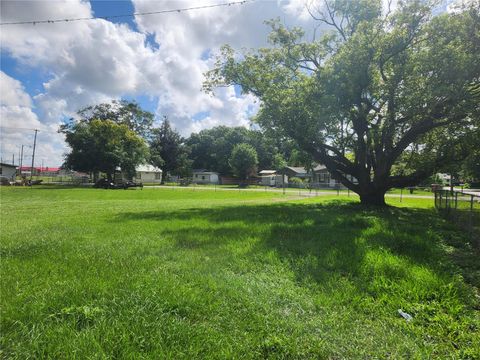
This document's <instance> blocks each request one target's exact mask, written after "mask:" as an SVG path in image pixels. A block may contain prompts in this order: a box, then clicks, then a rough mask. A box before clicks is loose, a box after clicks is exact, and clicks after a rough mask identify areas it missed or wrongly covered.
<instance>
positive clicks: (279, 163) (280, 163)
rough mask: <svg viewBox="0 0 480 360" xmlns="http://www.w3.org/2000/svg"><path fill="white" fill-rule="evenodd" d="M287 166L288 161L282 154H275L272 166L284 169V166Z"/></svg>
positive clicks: (275, 168)
mask: <svg viewBox="0 0 480 360" xmlns="http://www.w3.org/2000/svg"><path fill="white" fill-rule="evenodd" d="M286 166H287V162H286V161H285V159H284V158H283V156H282V155H281V154H275V155H274V157H273V162H272V168H273V169H274V170H277V171H279V170H282V169H283V168H284V167H286Z"/></svg>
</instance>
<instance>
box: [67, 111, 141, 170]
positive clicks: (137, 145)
mask: <svg viewBox="0 0 480 360" xmlns="http://www.w3.org/2000/svg"><path fill="white" fill-rule="evenodd" d="M62 132H63V133H64V134H65V140H66V142H67V144H68V145H69V146H70V148H71V151H70V152H69V153H67V154H66V156H65V166H66V167H67V168H70V169H74V170H78V171H85V172H104V173H106V174H107V176H108V177H109V179H111V178H112V175H113V173H114V172H115V170H116V168H117V167H120V168H121V169H122V171H123V172H125V173H126V174H127V175H128V176H133V174H134V173H135V167H136V166H137V165H139V164H141V163H142V162H144V161H145V159H146V157H147V155H148V147H147V145H146V144H145V142H144V140H143V139H141V138H140V137H139V136H138V135H137V134H136V133H135V132H134V131H132V130H130V129H129V128H128V127H127V125H124V124H117V123H115V122H113V121H111V120H91V121H89V122H84V121H81V122H77V123H75V124H72V125H71V126H69V127H68V128H63V129H62Z"/></svg>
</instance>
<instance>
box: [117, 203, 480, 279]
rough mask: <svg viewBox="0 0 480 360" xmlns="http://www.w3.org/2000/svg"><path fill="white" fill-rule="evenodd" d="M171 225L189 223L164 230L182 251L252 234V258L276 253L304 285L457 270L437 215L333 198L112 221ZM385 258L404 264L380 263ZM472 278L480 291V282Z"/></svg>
mask: <svg viewBox="0 0 480 360" xmlns="http://www.w3.org/2000/svg"><path fill="white" fill-rule="evenodd" d="M173 220H177V221H178V220H180V221H185V226H182V225H180V226H176V227H174V228H172V227H167V228H165V229H163V230H160V231H162V234H164V235H166V236H168V237H169V238H171V239H173V241H174V243H175V244H176V246H178V247H179V248H183V249H185V248H189V249H196V248H206V247H208V248H211V247H218V246H224V245H229V244H230V243H232V242H239V243H241V242H242V241H244V240H245V239H246V238H252V237H254V238H257V240H258V241H256V242H255V246H254V248H252V249H251V250H250V251H251V254H250V255H252V256H254V255H258V254H259V253H263V252H268V251H271V250H272V249H273V250H274V251H275V252H276V253H277V254H278V256H279V257H280V258H281V259H282V261H285V263H287V264H289V266H290V268H291V269H292V270H293V271H294V273H295V275H296V278H297V280H298V281H300V282H304V281H311V280H314V281H315V282H317V283H319V284H322V283H325V282H326V281H332V279H333V281H336V279H339V278H342V277H344V278H348V279H354V282H355V283H357V284H358V286H359V287H365V284H368V283H369V282H370V281H372V279H373V277H374V276H377V275H380V276H385V277H386V278H388V279H389V280H390V281H399V280H402V278H404V277H406V276H408V271H409V269H408V268H409V266H421V267H423V268H427V269H429V271H432V272H433V273H434V274H436V275H438V276H443V277H445V276H447V277H448V276H452V274H453V273H454V272H456V271H457V272H458V268H457V267H455V266H454V265H453V264H452V261H450V259H449V254H447V252H446V250H445V243H444V241H443V240H444V239H445V238H447V240H448V237H449V236H452V234H453V235H454V236H453V237H456V238H458V236H459V235H458V233H455V232H454V231H453V230H452V229H451V228H450V229H449V228H448V226H447V225H446V224H445V222H444V221H443V220H442V219H441V218H439V217H438V216H437V215H436V214H435V213H434V212H433V211H432V210H425V209H412V208H408V209H406V208H393V207H388V208H383V209H378V208H364V207H361V206H360V205H358V204H356V203H345V202H341V201H339V202H335V201H333V202H329V203H323V204H308V205H307V204H295V203H282V204H270V205H247V206H225V207H215V208H192V209H185V210H179V211H173V212H166V211H146V212H130V213H121V214H118V215H117V216H116V217H115V219H114V221H173ZM460 237H461V236H460ZM457 245H458V244H457ZM239 246H241V244H240V245H239ZM372 250H373V251H376V252H377V253H378V254H380V255H379V256H378V257H379V260H378V262H379V264H378V266H377V267H376V268H375V269H374V270H372V271H365V263H366V259H365V257H366V255H367V253H369V254H371V253H372ZM382 254H384V255H385V254H386V255H388V254H391V255H394V257H395V258H396V259H400V260H401V261H400V260H399V261H390V262H386V263H382ZM394 260H395V259H394ZM477 270H478V269H477ZM470 280H472V282H473V283H474V285H476V286H478V284H476V282H477V279H475V278H473V279H472V278H470Z"/></svg>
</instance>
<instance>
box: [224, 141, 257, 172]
mask: <svg viewBox="0 0 480 360" xmlns="http://www.w3.org/2000/svg"><path fill="white" fill-rule="evenodd" d="M228 162H229V164H230V166H231V167H232V172H233V174H234V175H235V176H238V177H239V178H240V179H242V180H246V179H248V178H249V177H250V176H253V175H255V174H256V173H257V165H258V157H257V152H256V151H255V148H254V147H253V146H252V145H249V144H245V143H241V144H237V145H235V146H234V147H233V150H232V155H231V156H230V159H229V161H228Z"/></svg>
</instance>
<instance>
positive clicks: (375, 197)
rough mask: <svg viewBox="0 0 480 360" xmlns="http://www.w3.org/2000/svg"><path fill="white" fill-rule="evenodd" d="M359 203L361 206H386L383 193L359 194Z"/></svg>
mask: <svg viewBox="0 0 480 360" xmlns="http://www.w3.org/2000/svg"><path fill="white" fill-rule="evenodd" d="M359 195H360V203H361V204H362V205H374V206H386V205H387V204H386V203H385V191H382V190H377V191H369V192H365V193H359Z"/></svg>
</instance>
